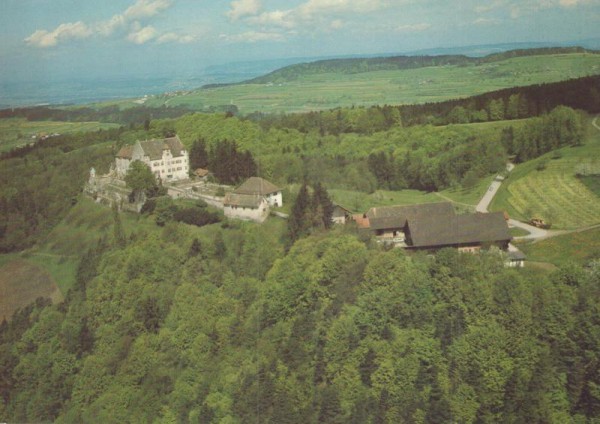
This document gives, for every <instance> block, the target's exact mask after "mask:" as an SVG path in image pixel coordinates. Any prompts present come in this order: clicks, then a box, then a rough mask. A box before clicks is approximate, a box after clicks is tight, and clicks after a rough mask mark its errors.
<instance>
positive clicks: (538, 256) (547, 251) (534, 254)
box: [519, 228, 600, 266]
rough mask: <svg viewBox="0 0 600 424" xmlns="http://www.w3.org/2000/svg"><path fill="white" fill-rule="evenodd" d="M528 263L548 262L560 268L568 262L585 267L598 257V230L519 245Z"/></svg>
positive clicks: (599, 239) (599, 229)
mask: <svg viewBox="0 0 600 424" xmlns="http://www.w3.org/2000/svg"><path fill="white" fill-rule="evenodd" d="M519 248H520V249H521V250H522V251H523V252H524V253H525V254H526V255H527V260H528V261H535V262H538V261H539V262H549V263H552V264H554V265H556V266H562V265H565V264H567V263H569V262H575V263H579V264H581V265H586V264H587V263H588V262H589V261H590V260H592V259H594V258H598V257H599V256H600V228H594V229H591V230H587V231H579V232H573V233H569V234H563V235H560V236H556V237H552V238H550V239H546V240H542V241H539V242H537V243H523V244H519Z"/></svg>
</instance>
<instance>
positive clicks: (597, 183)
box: [579, 175, 600, 196]
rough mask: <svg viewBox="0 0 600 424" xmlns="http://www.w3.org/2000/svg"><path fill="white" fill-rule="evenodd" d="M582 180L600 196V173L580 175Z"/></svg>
mask: <svg viewBox="0 0 600 424" xmlns="http://www.w3.org/2000/svg"><path fill="white" fill-rule="evenodd" d="M579 181H581V182H582V183H583V184H584V185H585V186H586V187H587V188H588V189H589V190H590V191H591V192H592V193H594V194H596V196H600V175H587V176H585V177H579Z"/></svg>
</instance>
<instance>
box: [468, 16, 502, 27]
mask: <svg viewBox="0 0 600 424" xmlns="http://www.w3.org/2000/svg"><path fill="white" fill-rule="evenodd" d="M499 23H500V20H499V19H494V18H477V19H475V20H474V21H473V25H481V26H485V25H498V24H499Z"/></svg>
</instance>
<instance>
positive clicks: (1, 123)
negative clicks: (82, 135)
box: [0, 118, 119, 152]
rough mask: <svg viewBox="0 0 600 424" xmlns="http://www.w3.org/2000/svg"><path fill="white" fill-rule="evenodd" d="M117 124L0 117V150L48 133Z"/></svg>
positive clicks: (29, 141) (86, 129)
mask: <svg viewBox="0 0 600 424" xmlns="http://www.w3.org/2000/svg"><path fill="white" fill-rule="evenodd" d="M118 127H119V125H117V124H105V123H100V122H61V121H28V120H26V119H23V118H10V119H0V152H6V151H9V150H11V149H14V148H15V147H19V146H22V145H25V144H27V143H31V142H33V141H35V140H36V138H37V137H39V136H42V135H49V134H71V133H78V132H90V131H98V130H101V129H109V128H118Z"/></svg>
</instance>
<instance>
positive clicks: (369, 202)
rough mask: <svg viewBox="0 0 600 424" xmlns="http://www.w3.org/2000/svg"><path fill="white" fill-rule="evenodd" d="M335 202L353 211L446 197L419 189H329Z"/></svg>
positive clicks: (428, 201) (437, 200) (439, 200)
mask: <svg viewBox="0 0 600 424" xmlns="http://www.w3.org/2000/svg"><path fill="white" fill-rule="evenodd" d="M327 191H328V192H329V195H330V196H331V199H332V200H333V202H335V203H339V204H340V205H342V206H344V207H346V208H348V209H350V210H351V211H353V212H356V213H360V212H366V211H367V210H368V209H369V208H372V207H374V206H391V205H410V204H416V203H433V202H443V201H444V199H442V198H440V197H439V196H437V195H436V194H435V193H427V192H424V191H418V190H400V191H388V190H377V191H375V192H374V193H371V194H368V193H362V192H360V191H350V190H338V189H330V190H327Z"/></svg>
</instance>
